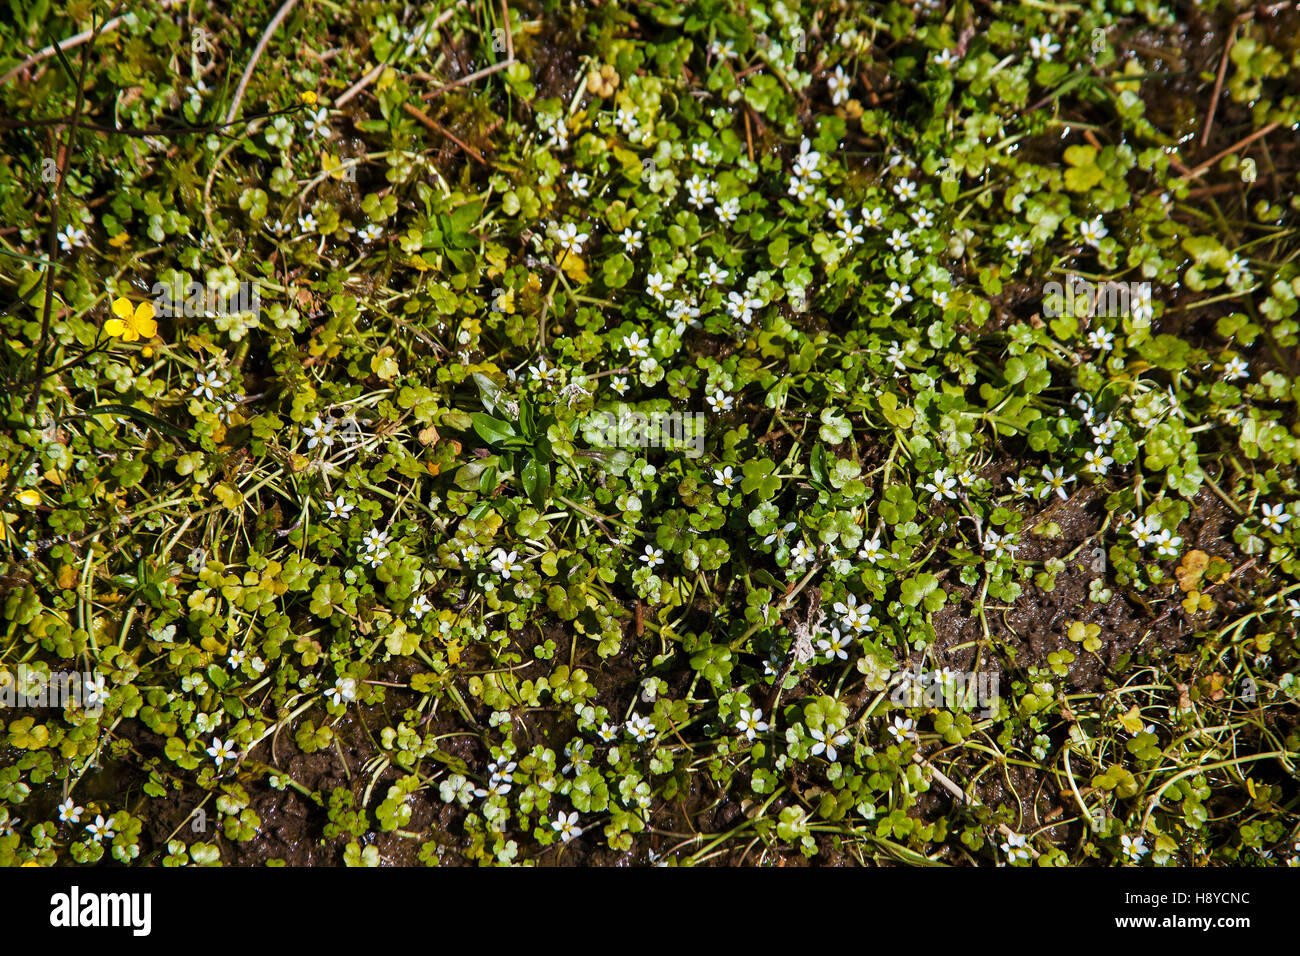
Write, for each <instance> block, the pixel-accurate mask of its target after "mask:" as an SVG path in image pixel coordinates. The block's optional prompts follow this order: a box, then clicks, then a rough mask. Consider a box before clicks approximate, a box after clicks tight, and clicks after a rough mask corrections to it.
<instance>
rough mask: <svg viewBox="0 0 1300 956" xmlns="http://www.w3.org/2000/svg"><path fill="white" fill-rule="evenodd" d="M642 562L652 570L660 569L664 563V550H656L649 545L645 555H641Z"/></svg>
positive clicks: (646, 547)
mask: <svg viewBox="0 0 1300 956" xmlns="http://www.w3.org/2000/svg"><path fill="white" fill-rule="evenodd" d="M641 560H642V561H643V562H645V563H646V564H647V565H649V566H650V567H652V568H654V567H658V566H659V565H661V564H663V563H664V553H663V550H662V549H660V548H656V547H655V546H654V545H652V544H647V545H646V546H645V553H644V554H642V555H641Z"/></svg>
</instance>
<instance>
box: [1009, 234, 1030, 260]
mask: <svg viewBox="0 0 1300 956" xmlns="http://www.w3.org/2000/svg"><path fill="white" fill-rule="evenodd" d="M1033 248H1034V244H1033V243H1032V242H1030V241H1029V240H1028V239H1026V238H1025V237H1024V236H1012V237H1011V238H1010V239H1008V240H1007V252H1009V253H1011V254H1012V255H1013V256H1017V257H1019V256H1023V255H1027V254H1028V253H1029V252H1031V251H1032V250H1033Z"/></svg>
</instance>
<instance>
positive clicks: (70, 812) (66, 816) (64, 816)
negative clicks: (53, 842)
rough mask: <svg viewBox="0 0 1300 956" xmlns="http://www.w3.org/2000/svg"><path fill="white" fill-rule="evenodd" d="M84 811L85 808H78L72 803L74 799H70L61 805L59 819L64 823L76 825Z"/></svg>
mask: <svg viewBox="0 0 1300 956" xmlns="http://www.w3.org/2000/svg"><path fill="white" fill-rule="evenodd" d="M84 811H85V807H79V806H77V805H76V804H75V803H73V802H72V798H71V797H68V799H66V800H64V801H63V802H62V803H60V804H59V819H60V820H62V821H63V822H64V823H76V822H77V821H79V820H80V819H81V814H82V813H83V812H84Z"/></svg>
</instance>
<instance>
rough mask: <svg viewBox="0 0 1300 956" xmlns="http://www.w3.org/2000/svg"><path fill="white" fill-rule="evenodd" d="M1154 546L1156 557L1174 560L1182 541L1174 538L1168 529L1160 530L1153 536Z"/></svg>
mask: <svg viewBox="0 0 1300 956" xmlns="http://www.w3.org/2000/svg"><path fill="white" fill-rule="evenodd" d="M1155 544H1156V556H1157V557H1161V558H1176V557H1178V549H1179V548H1181V547H1182V545H1183V539H1182V538H1180V537H1177V536H1175V535H1174V534H1173V533H1171V532H1170V531H1169V529H1168V528H1162V529H1161V530H1160V533H1159V534H1157V535H1156V536H1155Z"/></svg>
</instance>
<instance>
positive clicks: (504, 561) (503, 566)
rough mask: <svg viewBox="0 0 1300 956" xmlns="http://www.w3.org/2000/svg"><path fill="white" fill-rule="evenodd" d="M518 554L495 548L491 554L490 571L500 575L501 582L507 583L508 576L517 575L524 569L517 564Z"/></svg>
mask: <svg viewBox="0 0 1300 956" xmlns="http://www.w3.org/2000/svg"><path fill="white" fill-rule="evenodd" d="M518 559H519V552H517V551H509V552H507V551H506V549H505V548H497V549H496V550H495V551H493V552H492V570H493V571H495V572H496V573H497V574H499V575H501V580H502V581H509V580H510V575H512V574H518V573H519V572H520V571H522V570H523V569H524V566H523V565H522V564H520V563H519V560H518Z"/></svg>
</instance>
